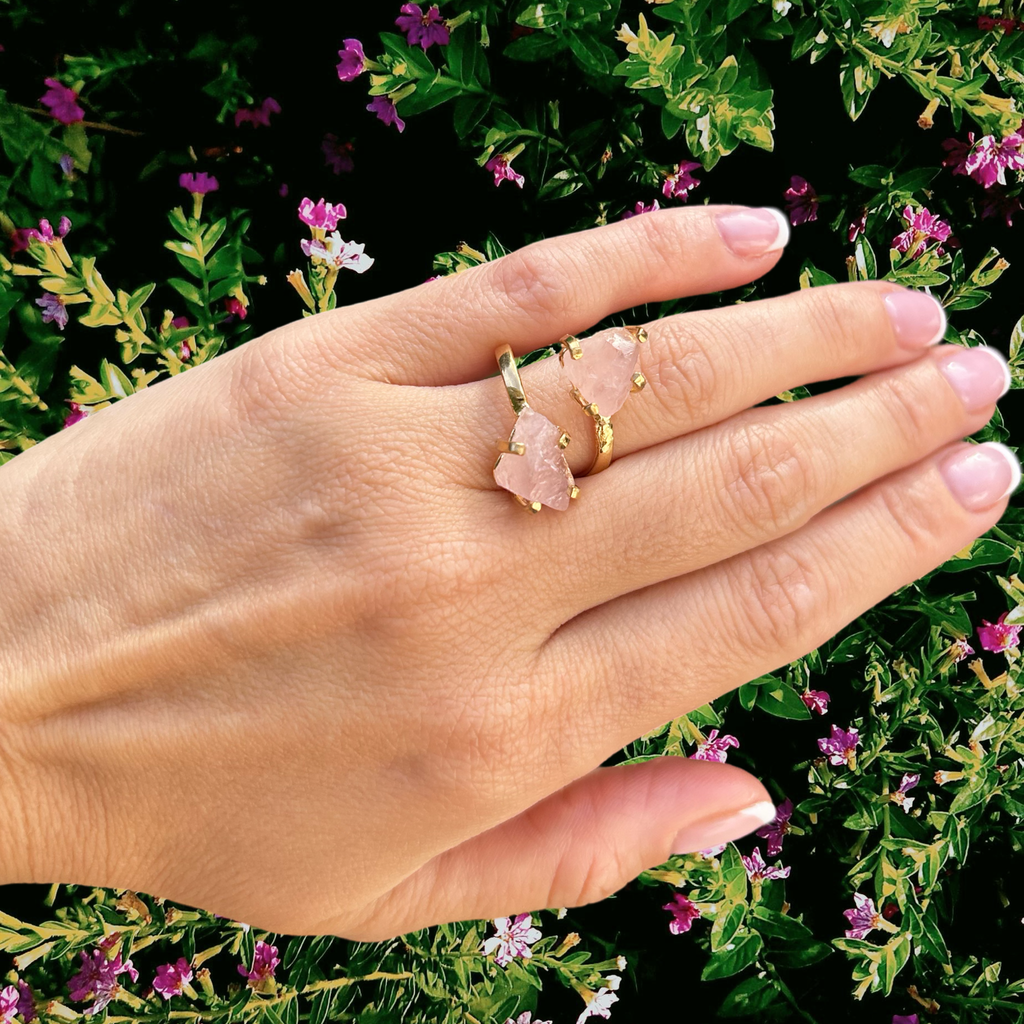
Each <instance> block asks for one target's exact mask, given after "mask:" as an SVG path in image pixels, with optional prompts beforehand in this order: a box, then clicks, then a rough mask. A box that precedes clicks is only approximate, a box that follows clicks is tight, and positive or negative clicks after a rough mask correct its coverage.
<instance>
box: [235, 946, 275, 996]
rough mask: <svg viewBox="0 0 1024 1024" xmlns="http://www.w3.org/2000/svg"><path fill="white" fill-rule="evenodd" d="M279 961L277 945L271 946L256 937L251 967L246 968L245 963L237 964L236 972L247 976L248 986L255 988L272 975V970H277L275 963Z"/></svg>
mask: <svg viewBox="0 0 1024 1024" xmlns="http://www.w3.org/2000/svg"><path fill="white" fill-rule="evenodd" d="M280 962H281V958H280V957H279V956H278V955H277V946H271V945H270V943H268V942H264V941H263V940H262V939H258V940H257V941H256V950H255V952H254V954H253V958H252V967H250V968H249V969H246V966H245V964H239V965H238V973H239V974H241V975H244V976H245V977H246V978H248V982H247V984H248V986H249V988H255V987H256V986H257V985H259V984H260V983H261V982H263V981H266V980H267V979H268V978H271V979H272V978H273V977H274V971H275V970H277V965H278V964H279V963H280Z"/></svg>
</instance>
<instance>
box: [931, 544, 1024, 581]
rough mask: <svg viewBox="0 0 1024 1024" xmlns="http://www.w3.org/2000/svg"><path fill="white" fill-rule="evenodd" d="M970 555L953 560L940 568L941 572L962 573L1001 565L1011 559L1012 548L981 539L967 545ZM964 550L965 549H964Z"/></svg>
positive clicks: (944, 563)
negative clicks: (982, 567)
mask: <svg viewBox="0 0 1024 1024" xmlns="http://www.w3.org/2000/svg"><path fill="white" fill-rule="evenodd" d="M968 549H969V550H970V554H969V555H968V556H967V557H966V558H957V557H956V556H954V557H953V558H950V559H948V560H947V561H945V562H943V563H942V565H941V566H940V568H941V570H942V571H943V572H962V571H963V570H964V569H977V568H980V567H981V566H983V565H1003V564H1004V563H1006V562H1008V561H1009V560H1010V558H1011V557H1013V548H1011V547H1010V546H1009V544H1004V543H1003V542H1002V541H1001V540H994V539H993V538H991V537H981V538H979V539H978V540H975V541H972V542H971V543H970V544H969V545H968ZM965 550H966V549H965ZM958 553H959V552H958Z"/></svg>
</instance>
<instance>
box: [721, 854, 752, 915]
mask: <svg viewBox="0 0 1024 1024" xmlns="http://www.w3.org/2000/svg"><path fill="white" fill-rule="evenodd" d="M718 859H719V863H720V864H721V865H722V882H723V884H724V886H725V898H726V899H727V900H733V901H735V902H739V901H741V900H746V898H747V869H746V868H745V867H744V866H743V861H742V859H741V858H740V853H739V850H737V849H736V847H735V846H734V845H733V844H732V843H730V844H729V845H728V846H727V847H726V848H725V849H724V850H723V851H722V853H721V854H720V856H719V858H718Z"/></svg>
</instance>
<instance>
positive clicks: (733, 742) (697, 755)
mask: <svg viewBox="0 0 1024 1024" xmlns="http://www.w3.org/2000/svg"><path fill="white" fill-rule="evenodd" d="M739 745H740V741H739V740H738V739H736V737H735V736H729V735H726V736H722V737H719V735H718V730H717V729H712V730H711V731H710V732H709V733H708V738H707V739H706V740H705V741H704V742H703V743H701V744H699V745H698V746H697V749H696V750H695V751H694V752H693V753H692V754H691V755H690V760H691V761H720V762H724V761H725V759H726V758H727V757H728V756H729V747H738V746H739Z"/></svg>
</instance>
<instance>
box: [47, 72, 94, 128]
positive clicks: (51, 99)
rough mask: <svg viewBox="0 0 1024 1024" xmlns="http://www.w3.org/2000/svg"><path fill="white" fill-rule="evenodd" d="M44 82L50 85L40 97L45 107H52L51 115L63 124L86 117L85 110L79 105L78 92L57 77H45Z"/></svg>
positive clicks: (72, 122)
mask: <svg viewBox="0 0 1024 1024" xmlns="http://www.w3.org/2000/svg"><path fill="white" fill-rule="evenodd" d="M43 84H44V85H47V86H49V88H48V89H47V90H46V92H44V93H43V95H42V96H40V97H39V102H40V103H42V105H43V106H44V107H49V108H50V116H51V117H52V118H53V119H54V120H55V121H60V123H61V124H75V123H76V122H78V121H81V120H82V119H83V118H84V117H85V111H84V110H83V109H82V108H81V107H80V106H79V105H78V102H77V101H78V93H77V92H75V91H74V90H73V89H69V88H68V87H67V86H66V85H61V84H60V82H58V81H57V79H56V78H44V79H43Z"/></svg>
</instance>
